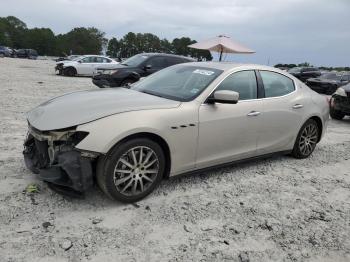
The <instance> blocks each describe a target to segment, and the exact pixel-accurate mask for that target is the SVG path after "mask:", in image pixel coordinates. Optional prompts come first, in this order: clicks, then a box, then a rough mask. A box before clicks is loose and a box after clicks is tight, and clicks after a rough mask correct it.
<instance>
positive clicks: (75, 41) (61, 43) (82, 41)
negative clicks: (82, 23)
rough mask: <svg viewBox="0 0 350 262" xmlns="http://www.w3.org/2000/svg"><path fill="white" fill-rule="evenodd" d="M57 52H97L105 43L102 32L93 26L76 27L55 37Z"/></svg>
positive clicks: (79, 53)
mask: <svg viewBox="0 0 350 262" xmlns="http://www.w3.org/2000/svg"><path fill="white" fill-rule="evenodd" d="M56 41H57V42H56V45H57V47H58V48H57V50H56V53H57V54H69V53H71V52H72V53H73V54H78V55H82V54H98V53H100V52H101V51H102V46H103V45H104V44H105V43H106V41H107V40H106V39H105V38H104V32H101V31H100V30H98V29H97V28H94V27H89V28H85V27H77V28H74V29H73V30H71V31H70V32H68V33H67V34H61V35H58V36H57V39H56Z"/></svg>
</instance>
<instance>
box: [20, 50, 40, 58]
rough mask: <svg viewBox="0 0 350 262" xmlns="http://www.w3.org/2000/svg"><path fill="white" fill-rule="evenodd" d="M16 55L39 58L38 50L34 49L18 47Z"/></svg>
mask: <svg viewBox="0 0 350 262" xmlns="http://www.w3.org/2000/svg"><path fill="white" fill-rule="evenodd" d="M16 56H17V57H19V58H28V59H37V58H38V52H37V51H36V50H34V49H18V50H17V51H16Z"/></svg>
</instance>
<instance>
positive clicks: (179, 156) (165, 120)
mask: <svg viewBox="0 0 350 262" xmlns="http://www.w3.org/2000/svg"><path fill="white" fill-rule="evenodd" d="M196 107H197V105H195V106H193V105H190V104H189V105H186V106H180V107H177V108H169V109H152V110H140V111H131V112H124V113H120V114H116V115H111V116H108V117H105V118H101V119H98V120H95V121H93V122H90V123H87V124H83V125H79V126H78V127H77V131H85V132H88V133H89V135H88V136H87V137H85V138H84V139H83V140H82V141H81V142H80V143H79V144H78V145H76V148H77V149H80V150H87V151H93V152H98V153H102V154H106V153H108V151H109V150H111V149H112V148H113V146H115V145H116V144H117V143H118V142H119V141H121V140H122V139H124V138H125V137H128V136H130V135H134V134H137V133H151V134H155V135H157V136H159V137H161V138H162V139H163V140H164V141H165V142H166V143H167V145H168V147H169V150H170V154H171V159H172V167H171V169H172V170H171V173H172V174H175V173H180V172H182V171H186V170H188V169H190V168H193V167H194V165H195V157H196V149H197V136H198V110H196ZM181 126H182V127H181Z"/></svg>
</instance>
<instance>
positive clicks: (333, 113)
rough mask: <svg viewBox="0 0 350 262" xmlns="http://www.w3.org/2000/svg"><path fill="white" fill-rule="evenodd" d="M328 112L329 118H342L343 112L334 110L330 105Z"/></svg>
mask: <svg viewBox="0 0 350 262" xmlns="http://www.w3.org/2000/svg"><path fill="white" fill-rule="evenodd" d="M329 114H330V116H331V118H333V119H336V120H342V119H343V118H344V116H345V114H344V113H342V111H339V110H335V109H334V108H332V107H331V108H330V110H329Z"/></svg>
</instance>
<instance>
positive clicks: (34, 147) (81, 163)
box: [23, 127, 98, 192]
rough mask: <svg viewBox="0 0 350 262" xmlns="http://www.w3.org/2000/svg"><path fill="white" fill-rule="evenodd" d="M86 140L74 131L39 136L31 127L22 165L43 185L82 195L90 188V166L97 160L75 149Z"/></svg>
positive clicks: (40, 133) (93, 155)
mask: <svg viewBox="0 0 350 262" xmlns="http://www.w3.org/2000/svg"><path fill="white" fill-rule="evenodd" d="M86 136H87V133H84V132H75V130H74V129H71V130H64V131H50V132H40V131H38V130H35V129H34V128H31V127H30V128H29V134H28V136H27V139H26V141H25V143H24V151H23V155H24V160H25V164H26V166H27V167H28V169H30V170H31V171H32V172H33V173H36V174H39V177H40V179H42V180H44V181H46V182H49V183H52V184H54V185H58V186H61V187H66V188H70V189H73V190H75V191H78V192H84V191H86V190H87V189H88V188H89V187H91V186H92V184H93V168H92V162H93V161H94V160H95V158H96V157H97V156H98V154H97V153H93V152H81V151H78V150H76V149H75V145H76V144H78V143H79V142H80V141H81V140H82V139H84V138H85V137H86Z"/></svg>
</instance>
